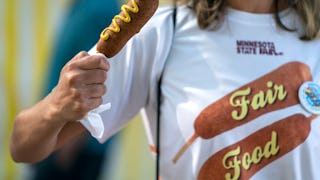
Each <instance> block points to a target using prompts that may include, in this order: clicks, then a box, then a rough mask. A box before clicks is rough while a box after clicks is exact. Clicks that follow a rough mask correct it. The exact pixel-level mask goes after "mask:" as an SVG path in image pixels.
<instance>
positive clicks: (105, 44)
mask: <svg viewBox="0 0 320 180" xmlns="http://www.w3.org/2000/svg"><path fill="white" fill-rule="evenodd" d="M158 4H159V0H130V1H129V2H128V3H127V4H125V5H123V6H122V7H121V10H122V11H121V13H120V14H119V15H116V16H115V17H114V18H113V20H112V23H111V24H110V25H109V27H107V28H105V29H104V30H103V31H102V32H101V35H100V39H99V41H98V44H97V52H99V53H103V54H104V55H105V56H106V57H109V58H110V57H113V56H114V55H116V54H117V53H118V52H119V51H120V50H121V49H122V48H123V46H124V45H125V44H126V43H127V41H128V40H129V39H130V38H131V37H132V36H133V35H135V34H136V33H138V32H139V31H140V29H141V28H142V27H143V26H144V25H145V24H146V23H147V21H148V20H149V19H150V18H151V17H152V15H153V14H154V13H155V11H156V9H157V7H158Z"/></svg>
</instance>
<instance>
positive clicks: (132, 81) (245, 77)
mask: <svg viewBox="0 0 320 180" xmlns="http://www.w3.org/2000/svg"><path fill="white" fill-rule="evenodd" d="M172 11H173V9H172V7H162V8H160V9H159V10H158V11H157V13H156V14H155V15H154V16H153V17H152V19H151V20H150V21H149V22H148V23H147V25H146V26H145V27H144V28H143V29H142V30H141V32H140V33H139V34H137V35H136V36H134V38H132V39H131V40H130V41H129V42H128V43H127V45H126V46H125V47H124V48H123V49H122V50H121V51H120V53H119V54H117V55H116V56H115V57H113V58H111V59H110V63H111V69H110V71H109V73H108V80H107V82H106V83H107V87H108V92H107V94H106V95H105V97H104V98H105V101H107V102H111V104H112V108H111V109H110V110H108V111H106V112H103V113H102V114H101V115H102V117H103V121H104V126H105V132H104V135H103V137H102V138H101V139H99V141H101V142H103V141H105V140H106V139H107V138H109V137H110V136H112V135H113V134H114V133H116V132H117V131H119V130H120V129H121V128H122V127H123V126H125V125H126V124H127V123H128V121H130V120H131V118H132V117H134V116H135V115H136V114H137V113H139V112H140V110H142V113H143V117H144V123H145V127H146V132H147V135H148V138H149V142H150V146H151V149H154V148H155V145H156V135H157V133H156V130H157V128H156V124H157V83H158V79H159V76H160V74H161V72H162V71H163V75H162V78H163V79H162V84H161V92H162V102H161V116H160V117H161V118H160V128H159V129H160V175H161V178H162V179H164V180H167V179H170V180H176V179H183V180H188V179H225V178H226V179H228V178H229V179H257V180H262V179H270V178H272V179H278V180H280V179H301V180H302V179H303V180H304V179H319V178H320V171H319V167H320V118H317V116H312V115H311V114H310V113H309V112H307V111H306V110H305V109H304V108H303V107H302V106H301V105H300V103H299V100H298V89H299V87H300V85H301V84H302V83H303V82H305V81H314V82H317V83H320V41H319V40H317V41H308V42H305V41H301V40H299V38H298V36H299V35H298V33H297V32H296V31H295V32H288V31H285V30H282V29H281V28H278V27H277V25H276V24H275V22H274V20H273V15H271V14H251V13H247V12H241V11H237V10H234V9H230V8H228V9H227V10H226V15H225V17H224V22H223V23H222V25H221V26H220V28H218V29H217V30H214V31H210V30H200V29H199V28H198V26H197V20H196V18H195V17H194V15H193V13H192V12H191V10H190V9H188V8H187V7H185V6H182V7H179V8H178V13H177V22H176V29H175V32H173V24H172ZM280 16H281V18H282V22H283V23H284V24H286V25H287V26H289V27H291V28H296V27H297V24H299V18H298V17H297V16H296V15H295V13H294V11H293V10H290V9H288V10H285V11H283V12H281V14H280ZM298 31H299V29H298ZM94 49H95V48H93V50H94ZM164 64H165V66H164ZM163 67H164V68H163ZM192 137H193V138H192ZM190 139H192V140H190ZM185 144H189V146H186V148H185V149H184V150H185V151H181V149H182V147H183V146H184V145H185ZM179 151H180V153H178V152H179ZM177 154H179V155H177Z"/></svg>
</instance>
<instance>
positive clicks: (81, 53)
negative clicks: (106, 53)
mask: <svg viewBox="0 0 320 180" xmlns="http://www.w3.org/2000/svg"><path fill="white" fill-rule="evenodd" d="M87 55H88V53H87V52H86V51H80V52H79V53H78V54H77V55H76V56H77V57H84V56H87Z"/></svg>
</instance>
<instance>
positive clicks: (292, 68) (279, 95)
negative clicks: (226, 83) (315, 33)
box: [173, 62, 311, 163]
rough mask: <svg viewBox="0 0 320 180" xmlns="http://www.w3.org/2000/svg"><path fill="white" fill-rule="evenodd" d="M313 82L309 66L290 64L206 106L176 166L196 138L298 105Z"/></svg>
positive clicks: (175, 158) (178, 154) (217, 132)
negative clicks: (302, 91)
mask: <svg viewBox="0 0 320 180" xmlns="http://www.w3.org/2000/svg"><path fill="white" fill-rule="evenodd" d="M309 80H311V73H310V70H309V68H308V66H307V65H305V64H303V63H300V62H290V63H287V64H284V65H282V66H280V67H279V68H277V69H275V70H274V71H272V72H270V73H268V74H266V75H264V76H262V77H260V78H258V79H256V80H254V81H252V82H250V83H248V84H246V85H244V86H242V87H240V88H238V89H237V90H235V91H233V92H231V93H229V94H227V95H226V96H224V97H223V98H221V99H220V100H218V101H216V102H214V103H213V104H211V105H209V106H208V107H206V108H205V109H204V110H203V111H202V112H201V113H200V115H198V117H197V118H196V120H195V124H194V128H195V134H194V135H193V136H192V137H191V138H190V139H189V140H188V141H187V142H186V143H185V145H184V146H183V147H182V148H181V149H180V151H179V152H178V153H177V154H176V156H175V157H174V158H173V162H174V163H176V162H177V160H178V159H179V158H180V156H181V155H182V154H183V153H184V151H185V150H186V149H187V148H188V147H189V146H190V145H191V144H192V142H193V141H194V140H195V139H196V138H197V137H199V136H200V137H201V138H203V139H210V138H213V137H215V136H217V135H219V134H221V133H223V132H225V131H227V130H230V129H232V128H235V127H237V126H240V125H243V124H245V123H248V122H250V121H252V120H254V119H255V118H257V117H259V116H261V115H263V114H265V113H268V112H271V111H275V110H279V109H282V108H285V107H289V106H292V105H295V104H298V103H299V99H298V89H299V87H300V85H301V84H302V83H303V82H305V81H309Z"/></svg>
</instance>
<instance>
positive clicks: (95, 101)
mask: <svg viewBox="0 0 320 180" xmlns="http://www.w3.org/2000/svg"><path fill="white" fill-rule="evenodd" d="M102 102H103V99H102V98H101V97H98V98H90V99H88V100H87V102H86V106H87V107H86V108H87V109H88V110H89V111H91V110H93V109H95V108H97V107H99V106H100V105H101V104H102Z"/></svg>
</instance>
